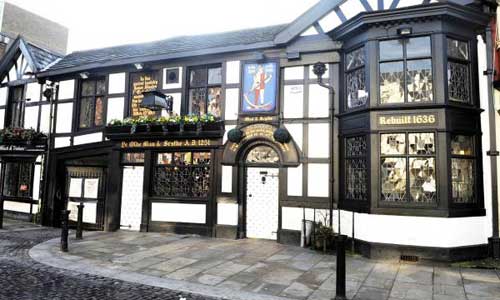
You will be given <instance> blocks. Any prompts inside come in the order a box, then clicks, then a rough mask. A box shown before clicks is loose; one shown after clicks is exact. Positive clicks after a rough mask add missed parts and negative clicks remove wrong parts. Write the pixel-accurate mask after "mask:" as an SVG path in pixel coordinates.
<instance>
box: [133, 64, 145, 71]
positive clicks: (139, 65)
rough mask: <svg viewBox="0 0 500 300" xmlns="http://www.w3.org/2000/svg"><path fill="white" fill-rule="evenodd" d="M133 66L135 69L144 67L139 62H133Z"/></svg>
mask: <svg viewBox="0 0 500 300" xmlns="http://www.w3.org/2000/svg"><path fill="white" fill-rule="evenodd" d="M134 67H135V68H136V70H142V69H144V65H143V64H141V63H135V64H134Z"/></svg>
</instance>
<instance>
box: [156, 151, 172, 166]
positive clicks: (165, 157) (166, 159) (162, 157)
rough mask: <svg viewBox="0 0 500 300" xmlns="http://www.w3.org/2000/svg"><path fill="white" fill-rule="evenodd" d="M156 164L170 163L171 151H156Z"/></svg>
mask: <svg viewBox="0 0 500 300" xmlns="http://www.w3.org/2000/svg"><path fill="white" fill-rule="evenodd" d="M158 164H159V165H170V164H172V153H158Z"/></svg>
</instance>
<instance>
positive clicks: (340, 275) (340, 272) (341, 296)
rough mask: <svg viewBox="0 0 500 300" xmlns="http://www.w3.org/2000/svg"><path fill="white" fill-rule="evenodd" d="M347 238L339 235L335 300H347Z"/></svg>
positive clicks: (337, 241)
mask: <svg viewBox="0 0 500 300" xmlns="http://www.w3.org/2000/svg"><path fill="white" fill-rule="evenodd" d="M346 240H347V236H346V235H343V234H339V235H337V240H336V248H337V287H336V290H335V299H334V300H345V299H346V295H345V290H346V289H345V277H346V276H345V242H346Z"/></svg>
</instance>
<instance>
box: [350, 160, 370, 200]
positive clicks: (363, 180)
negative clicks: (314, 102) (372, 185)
mask: <svg viewBox="0 0 500 300" xmlns="http://www.w3.org/2000/svg"><path fill="white" fill-rule="evenodd" d="M345 164H346V174H345V178H346V182H345V193H346V194H345V198H346V199H347V200H358V201H362V200H367V199H368V193H367V190H368V189H367V166H366V159H346V161H345Z"/></svg>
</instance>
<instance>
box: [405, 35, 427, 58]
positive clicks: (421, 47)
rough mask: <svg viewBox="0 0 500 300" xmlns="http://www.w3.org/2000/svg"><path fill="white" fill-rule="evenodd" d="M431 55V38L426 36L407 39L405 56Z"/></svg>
mask: <svg viewBox="0 0 500 300" xmlns="http://www.w3.org/2000/svg"><path fill="white" fill-rule="evenodd" d="M422 56H431V38H430V37H428V36H424V37H417V38H411V39H408V42H407V43H406V57H407V58H412V57H422Z"/></svg>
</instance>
